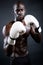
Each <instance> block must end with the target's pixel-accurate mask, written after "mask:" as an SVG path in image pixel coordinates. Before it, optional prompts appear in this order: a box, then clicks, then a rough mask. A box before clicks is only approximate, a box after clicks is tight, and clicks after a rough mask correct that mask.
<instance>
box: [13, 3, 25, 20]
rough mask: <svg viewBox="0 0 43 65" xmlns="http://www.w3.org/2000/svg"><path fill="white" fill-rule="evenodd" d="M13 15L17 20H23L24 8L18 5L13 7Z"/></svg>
mask: <svg viewBox="0 0 43 65" xmlns="http://www.w3.org/2000/svg"><path fill="white" fill-rule="evenodd" d="M14 13H15V14H16V17H17V18H18V19H19V18H20V19H22V18H24V15H25V6H24V5H22V4H20V5H19V6H17V5H15V7H14Z"/></svg>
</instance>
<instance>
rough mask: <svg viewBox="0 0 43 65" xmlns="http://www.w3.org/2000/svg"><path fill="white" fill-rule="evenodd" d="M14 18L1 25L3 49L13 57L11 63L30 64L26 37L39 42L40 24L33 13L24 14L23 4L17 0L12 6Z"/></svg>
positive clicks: (13, 64) (17, 64) (12, 64)
mask: <svg viewBox="0 0 43 65" xmlns="http://www.w3.org/2000/svg"><path fill="white" fill-rule="evenodd" d="M13 9H14V14H15V19H14V20H13V21H11V22H9V23H8V24H7V25H5V26H4V27H3V30H2V33H3V35H4V44H3V49H4V50H5V52H6V54H7V56H10V57H11V58H13V60H11V65H31V63H30V58H29V51H28V50H27V38H28V37H29V35H31V37H32V38H33V39H34V40H35V42H37V43H40V41H41V26H40V25H39V22H38V20H37V19H36V18H35V17H34V16H33V15H25V13H26V10H25V5H24V4H23V3H22V2H20V1H19V2H17V3H16V4H14V6H13Z"/></svg>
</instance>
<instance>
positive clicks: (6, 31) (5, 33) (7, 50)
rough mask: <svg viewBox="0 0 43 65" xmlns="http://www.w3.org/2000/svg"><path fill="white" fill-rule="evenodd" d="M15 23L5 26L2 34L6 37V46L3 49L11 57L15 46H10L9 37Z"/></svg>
mask: <svg viewBox="0 0 43 65" xmlns="http://www.w3.org/2000/svg"><path fill="white" fill-rule="evenodd" d="M13 23H14V21H11V22H9V23H8V24H7V25H5V26H3V29H2V34H3V36H4V44H3V49H4V51H5V53H6V55H8V56H10V55H11V53H12V49H13V46H12V45H10V44H8V42H7V41H8V37H9V31H10V28H11V26H12V24H13Z"/></svg>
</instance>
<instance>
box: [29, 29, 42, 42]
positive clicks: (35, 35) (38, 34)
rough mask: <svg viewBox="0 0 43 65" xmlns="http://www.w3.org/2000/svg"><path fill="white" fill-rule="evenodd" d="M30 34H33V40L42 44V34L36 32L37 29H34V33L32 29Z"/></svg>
mask: <svg viewBox="0 0 43 65" xmlns="http://www.w3.org/2000/svg"><path fill="white" fill-rule="evenodd" d="M30 34H31V36H32V38H33V39H34V40H35V41H36V42H38V43H40V42H41V33H40V32H38V31H37V30H35V29H34V31H33V29H32V28H31V31H30Z"/></svg>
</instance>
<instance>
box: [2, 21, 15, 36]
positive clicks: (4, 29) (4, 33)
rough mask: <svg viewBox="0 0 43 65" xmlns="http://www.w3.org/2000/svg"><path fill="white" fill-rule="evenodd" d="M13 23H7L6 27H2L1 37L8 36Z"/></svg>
mask: <svg viewBox="0 0 43 65" xmlns="http://www.w3.org/2000/svg"><path fill="white" fill-rule="evenodd" d="M13 23H14V21H10V22H9V23H7V24H6V25H4V26H3V29H2V34H3V36H8V35H9V30H10V28H11V26H12V24H13Z"/></svg>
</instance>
